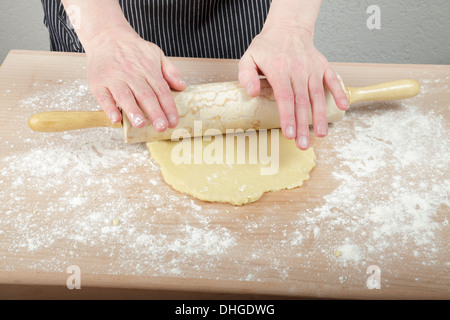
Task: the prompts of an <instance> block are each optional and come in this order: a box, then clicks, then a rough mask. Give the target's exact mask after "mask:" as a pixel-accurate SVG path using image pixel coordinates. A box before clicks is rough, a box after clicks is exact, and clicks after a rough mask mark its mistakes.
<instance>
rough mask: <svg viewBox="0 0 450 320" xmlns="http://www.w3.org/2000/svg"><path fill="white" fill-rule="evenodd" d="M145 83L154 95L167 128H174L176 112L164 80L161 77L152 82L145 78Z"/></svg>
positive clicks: (176, 117) (176, 121)
mask: <svg viewBox="0 0 450 320" xmlns="http://www.w3.org/2000/svg"><path fill="white" fill-rule="evenodd" d="M147 82H148V83H149V84H150V86H151V87H152V88H153V91H154V92H155V94H156V97H157V99H158V102H159V105H160V107H161V109H162V111H163V112H164V114H165V116H166V119H167V120H168V121H169V127H170V128H175V127H176V126H177V124H178V110H177V107H176V105H175V100H174V98H173V95H172V92H171V91H170V88H169V85H168V84H167V82H166V80H165V79H164V78H163V77H162V76H161V77H159V78H157V79H153V80H152V79H148V78H147Z"/></svg>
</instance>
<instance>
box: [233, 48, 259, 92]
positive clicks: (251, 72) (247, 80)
mask: <svg viewBox="0 0 450 320" xmlns="http://www.w3.org/2000/svg"><path fill="white" fill-rule="evenodd" d="M238 77H239V82H240V83H241V84H242V86H243V87H244V88H245V90H246V91H247V94H248V95H249V96H251V97H256V96H257V95H258V94H259V90H260V87H261V84H260V80H259V74H258V67H257V66H256V64H255V62H254V61H253V59H252V57H251V55H250V54H244V55H243V56H242V58H241V60H240V61H239V75H238Z"/></svg>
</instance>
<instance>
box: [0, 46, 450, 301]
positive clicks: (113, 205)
mask: <svg viewBox="0 0 450 320" xmlns="http://www.w3.org/2000/svg"><path fill="white" fill-rule="evenodd" d="M173 61H174V62H175V63H176V64H177V65H178V66H179V67H180V69H181V70H182V73H183V75H184V77H185V80H186V81H187V82H188V83H189V84H193V83H207V82H214V81H227V80H235V79H236V75H237V61H234V60H228V61H223V60H208V59H195V60H193V59H185V58H173ZM333 66H334V68H335V70H336V71H337V72H338V73H340V74H341V76H342V77H343V79H344V82H345V83H346V84H347V85H352V86H359V85H368V84H374V83H378V82H382V81H389V80H396V79H402V78H414V79H416V80H418V81H419V82H421V84H422V92H421V94H420V95H419V96H417V97H416V98H414V99H410V100H405V101H402V102H385V103H379V102H377V103H364V104H358V105H356V106H352V108H351V111H349V112H347V114H346V117H345V119H344V120H343V121H342V122H340V123H337V124H334V125H332V126H331V127H330V130H329V136H328V137H327V138H325V139H317V138H313V139H312V145H313V147H314V150H315V152H316V155H317V159H318V160H317V168H316V169H315V170H314V171H313V172H312V174H311V179H310V180H309V181H307V182H306V183H305V185H304V186H303V187H301V188H298V189H295V190H289V191H281V192H276V193H270V194H265V195H264V196H263V197H262V198H261V199H260V200H259V201H258V202H256V203H253V204H250V205H246V206H242V207H234V206H231V205H228V204H217V203H206V202H202V201H198V200H196V199H194V198H191V197H189V196H186V195H182V194H180V193H178V192H176V191H174V190H173V189H171V188H170V187H169V186H167V185H166V184H165V183H164V181H163V180H162V178H161V176H160V172H159V169H158V167H157V165H156V164H155V163H154V162H153V161H152V160H151V159H150V156H149V155H148V152H147V150H146V149H145V146H144V145H143V144H142V145H126V144H125V143H124V142H123V140H122V132H121V131H120V130H117V129H106V128H103V129H100V128H98V129H89V130H84V131H76V132H66V133H48V134H44V133H34V132H32V131H31V130H30V129H29V128H28V127H27V120H28V118H29V117H30V116H31V115H32V114H34V113H37V112H44V111H56V110H97V109H98V106H97V104H96V102H95V100H94V99H93V98H92V97H91V95H90V93H89V90H88V87H87V83H86V80H85V76H86V60H85V57H84V56H83V55H80V54H63V53H48V52H33V51H13V52H11V53H10V54H9V55H8V57H7V58H6V60H5V61H4V63H3V65H2V67H1V69H0V106H1V110H2V113H1V115H0V117H1V123H2V126H1V128H0V146H1V149H0V159H1V160H0V161H1V167H0V195H1V199H2V201H1V204H0V283H1V284H5V285H6V284H19V285H25V286H27V285H28V286H30V288H36V286H55V287H60V288H65V287H66V280H67V279H68V277H69V276H70V274H69V273H68V272H67V268H68V267H69V266H73V265H75V266H78V267H79V269H80V271H81V285H82V288H83V287H85V288H86V287H95V288H123V289H148V290H161V292H170V291H174V292H175V291H179V292H206V293H207V292H210V293H211V296H214V294H216V295H218V294H219V295H220V294H245V295H249V296H251V295H255V296H258V295H270V296H284V297H294V298H296V297H317V298H356V299H358V298H362V299H367V298H440V299H448V298H450V292H449V290H450V277H449V272H448V271H449V270H448V268H449V264H450V260H449V258H450V257H449V251H448V239H449V227H448V213H449V199H448V191H449V166H448V164H449V152H448V149H449V148H448V147H449V140H448V137H449V135H448V133H449V119H450V115H449V109H450V102H449V101H450V95H449V89H450V88H449V85H450V66H432V65H378V64H351V63H335V64H333ZM113 221H118V224H117V225H115V223H113ZM374 270H378V271H379V273H377V272H375V271H374ZM377 277H378V278H377ZM369 278H372V279H374V278H375V279H379V283H380V287H381V288H380V289H371V288H370V283H372V282H370V279H369ZM368 280H369V285H368ZM81 291H82V289H81ZM4 296H7V293H4ZM193 297H194V295H193Z"/></svg>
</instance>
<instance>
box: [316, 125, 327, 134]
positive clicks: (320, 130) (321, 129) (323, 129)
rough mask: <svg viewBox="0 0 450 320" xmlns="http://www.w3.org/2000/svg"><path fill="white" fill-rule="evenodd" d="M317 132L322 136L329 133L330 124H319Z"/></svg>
mask: <svg viewBox="0 0 450 320" xmlns="http://www.w3.org/2000/svg"><path fill="white" fill-rule="evenodd" d="M317 133H318V134H319V135H321V136H326V135H327V133H328V126H327V125H326V124H319V125H318V126H317Z"/></svg>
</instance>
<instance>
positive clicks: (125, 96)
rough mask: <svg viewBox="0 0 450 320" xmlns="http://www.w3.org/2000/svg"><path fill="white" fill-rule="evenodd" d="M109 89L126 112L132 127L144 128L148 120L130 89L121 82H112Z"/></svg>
mask: <svg viewBox="0 0 450 320" xmlns="http://www.w3.org/2000/svg"><path fill="white" fill-rule="evenodd" d="M108 87H109V90H110V92H111V94H112V96H113V98H114V100H115V101H116V102H117V104H118V105H119V106H120V107H121V108H122V110H123V111H124V112H125V114H126V115H127V117H128V119H129V120H130V122H131V124H132V126H133V127H135V128H142V127H143V126H145V124H146V123H147V120H146V118H145V116H144V114H143V112H142V110H141V109H140V108H139V106H138V104H137V102H136V99H135V97H134V95H133V92H132V91H131V89H130V87H128V85H127V84H126V83H125V82H123V81H120V80H115V81H112V82H111V83H110V84H109V86H108Z"/></svg>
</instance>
